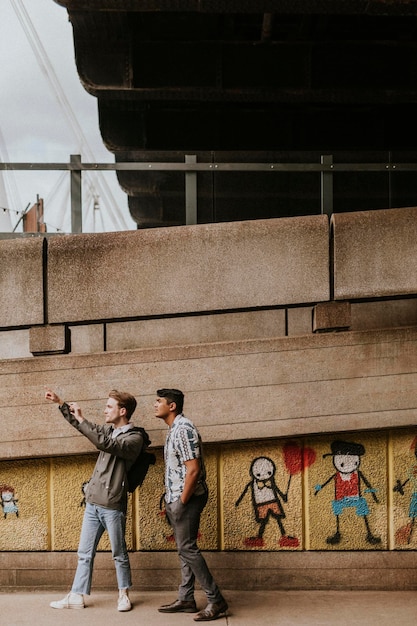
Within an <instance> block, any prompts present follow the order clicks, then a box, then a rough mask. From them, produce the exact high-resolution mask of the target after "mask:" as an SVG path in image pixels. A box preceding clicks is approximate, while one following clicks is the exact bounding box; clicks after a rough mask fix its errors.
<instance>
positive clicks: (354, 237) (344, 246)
mask: <svg viewBox="0 0 417 626" xmlns="http://www.w3.org/2000/svg"><path fill="white" fill-rule="evenodd" d="M331 223H332V226H333V236H334V268H333V269H334V297H335V299H336V300H346V299H350V298H370V297H381V296H394V295H397V296H398V295H401V294H415V293H417V207H412V208H404V209H386V210H381V211H358V212H356V213H335V214H333V216H332V218H331Z"/></svg>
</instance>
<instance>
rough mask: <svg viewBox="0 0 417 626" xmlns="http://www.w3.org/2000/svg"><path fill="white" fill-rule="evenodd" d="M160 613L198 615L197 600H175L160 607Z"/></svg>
mask: <svg viewBox="0 0 417 626" xmlns="http://www.w3.org/2000/svg"><path fill="white" fill-rule="evenodd" d="M158 611H159V612H160V613H197V605H196V603H195V600H175V602H171V604H163V605H162V606H160V607H159V609H158Z"/></svg>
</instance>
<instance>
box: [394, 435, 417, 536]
mask: <svg viewBox="0 0 417 626" xmlns="http://www.w3.org/2000/svg"><path fill="white" fill-rule="evenodd" d="M410 450H413V452H414V456H415V457H416V459H417V437H414V439H413V441H412V444H411V446H410ZM408 483H409V484H410V486H411V500H410V505H409V508H408V517H409V522H408V524H406V525H405V526H402V527H401V528H399V529H398V530H397V532H396V533H395V542H396V543H397V544H398V545H407V544H409V543H410V542H411V536H412V534H413V530H414V524H415V521H416V517H417V464H416V463H414V464H413V465H411V467H409V468H408V477H407V478H406V480H405V481H404V482H401V480H400V479H397V482H396V483H395V486H394V492H395V491H396V492H397V493H399V494H400V495H402V496H403V495H404V493H405V492H404V487H405V486H406V485H407V484H408Z"/></svg>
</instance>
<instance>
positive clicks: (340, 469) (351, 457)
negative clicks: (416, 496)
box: [314, 441, 381, 545]
mask: <svg viewBox="0 0 417 626" xmlns="http://www.w3.org/2000/svg"><path fill="white" fill-rule="evenodd" d="M330 448H331V452H329V453H327V454H323V458H325V457H328V456H331V457H332V458H333V466H334V468H335V469H336V472H335V473H334V474H332V475H331V476H330V478H328V479H327V480H326V481H325V482H324V483H323V484H321V485H320V484H319V485H316V486H315V491H314V495H315V496H316V495H317V494H318V493H319V492H320V491H321V490H322V489H323V488H324V487H326V485H328V484H329V483H330V482H332V481H334V500H333V501H332V510H333V513H334V515H335V516H336V532H335V533H334V535H332V536H330V537H328V538H327V540H326V541H327V543H328V544H329V545H338V544H339V543H340V541H341V538H342V535H341V532H340V516H341V515H342V513H343V511H344V510H345V509H346V508H349V507H353V508H355V510H356V515H358V516H359V517H362V518H363V520H364V523H365V528H366V533H367V534H366V541H367V542H368V543H370V544H371V545H377V544H379V543H381V539H380V537H376V536H375V535H374V534H373V533H372V532H371V529H370V526H369V521H368V515H369V507H368V503H367V501H366V498H365V497H364V496H363V495H362V483H363V484H364V485H365V486H366V489H365V490H364V493H370V494H371V496H372V498H373V500H374V502H376V503H378V502H379V501H378V498H377V496H376V494H375V491H376V489H374V488H373V487H372V485H371V484H370V482H369V481H368V480H367V478H366V477H365V476H364V474H363V473H362V472H361V471H360V470H359V466H360V464H361V457H362V456H363V455H364V454H365V447H364V446H363V445H362V444H361V443H354V442H351V441H333V442H332V443H331V446H330Z"/></svg>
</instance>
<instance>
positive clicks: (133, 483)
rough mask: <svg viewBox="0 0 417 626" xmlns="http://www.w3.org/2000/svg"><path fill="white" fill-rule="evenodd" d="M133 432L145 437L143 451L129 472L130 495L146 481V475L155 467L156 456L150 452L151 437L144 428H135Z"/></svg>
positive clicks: (128, 487)
mask: <svg viewBox="0 0 417 626" xmlns="http://www.w3.org/2000/svg"><path fill="white" fill-rule="evenodd" d="M132 430H136V431H139V432H140V433H141V435H142V437H143V446H142V450H141V451H140V454H139V456H138V457H136V459H135V461H134V462H133V465H132V467H131V468H130V469H129V471H128V472H127V490H128V492H129V493H133V492H134V491H135V489H136V488H137V487H140V486H141V484H142V483H143V481H144V480H145V477H146V474H147V473H148V469H149V466H150V465H155V463H156V456H155V455H154V453H153V452H149V451H148V446H150V445H151V440H150V439H149V435H148V433H147V432H146V430H145V429H144V428H141V427H140V426H135V428H133V429H132Z"/></svg>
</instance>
